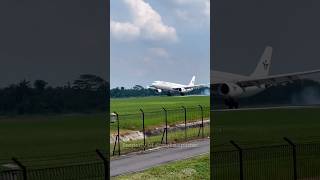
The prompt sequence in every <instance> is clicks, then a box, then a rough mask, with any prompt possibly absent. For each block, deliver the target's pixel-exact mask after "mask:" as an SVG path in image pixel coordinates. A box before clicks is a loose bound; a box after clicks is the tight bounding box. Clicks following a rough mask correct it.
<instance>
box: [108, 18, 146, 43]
mask: <svg viewBox="0 0 320 180" xmlns="http://www.w3.org/2000/svg"><path fill="white" fill-rule="evenodd" d="M110 32H111V36H113V37H115V38H116V39H126V40H132V39H135V38H137V37H138V36H140V29H139V27H137V26H135V25H134V24H131V23H128V22H124V23H121V22H116V21H113V20H111V22H110Z"/></svg>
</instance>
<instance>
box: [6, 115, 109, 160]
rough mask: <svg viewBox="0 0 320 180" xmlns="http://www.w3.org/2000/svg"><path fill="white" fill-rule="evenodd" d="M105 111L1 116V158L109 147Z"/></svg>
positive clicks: (66, 152) (47, 154) (46, 154)
mask: <svg viewBox="0 0 320 180" xmlns="http://www.w3.org/2000/svg"><path fill="white" fill-rule="evenodd" d="M103 119H105V114H81V115H80V114H78V115H77V114H74V115H47V116H40V115H34V116H15V117H1V118H0V146H1V148H0V160H1V159H8V158H11V157H12V156H16V157H30V156H31V157H32V156H50V155H56V154H68V153H78V152H86V151H93V152H94V151H95V149H96V148H102V149H106V145H105V143H107V142H108V141H107V139H106V138H105V136H106V132H107V130H106V129H105V127H106V126H107V122H106V121H103Z"/></svg>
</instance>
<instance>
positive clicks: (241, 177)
mask: <svg viewBox="0 0 320 180" xmlns="http://www.w3.org/2000/svg"><path fill="white" fill-rule="evenodd" d="M230 143H231V144H232V145H233V146H234V147H236V148H237V150H238V151H239V161H240V162H239V165H240V180H243V157H242V156H243V155H242V149H241V147H240V146H239V145H238V144H236V143H235V142H234V141H232V140H231V141H230Z"/></svg>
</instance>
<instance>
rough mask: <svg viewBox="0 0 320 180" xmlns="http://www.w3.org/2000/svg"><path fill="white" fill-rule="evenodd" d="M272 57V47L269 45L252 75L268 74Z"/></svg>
mask: <svg viewBox="0 0 320 180" xmlns="http://www.w3.org/2000/svg"><path fill="white" fill-rule="evenodd" d="M271 57H272V47H270V46H267V47H266V48H265V50H264V52H263V54H262V56H261V58H260V61H259V63H258V64H257V67H256V69H255V70H254V72H253V73H252V74H251V76H258V77H259V76H267V75H268V74H269V70H270V65H271Z"/></svg>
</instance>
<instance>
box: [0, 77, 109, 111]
mask: <svg viewBox="0 0 320 180" xmlns="http://www.w3.org/2000/svg"><path fill="white" fill-rule="evenodd" d="M107 88H108V84H107V82H106V81H105V80H104V79H103V78H101V77H98V76H96V75H92V74H83V75H80V76H79V78H78V79H76V80H74V81H73V82H72V83H70V82H69V83H67V84H66V85H63V86H57V87H52V86H49V84H48V82H46V81H44V80H35V81H34V82H31V81H27V80H22V81H20V82H18V83H16V84H11V85H8V86H7V87H4V88H0V114H1V115H3V114H41V113H70V112H72V113H73V112H81V113H82V112H92V111H105V110H106V108H107V107H108V104H107V101H106V100H107V98H108V97H107V93H106V92H107Z"/></svg>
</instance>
